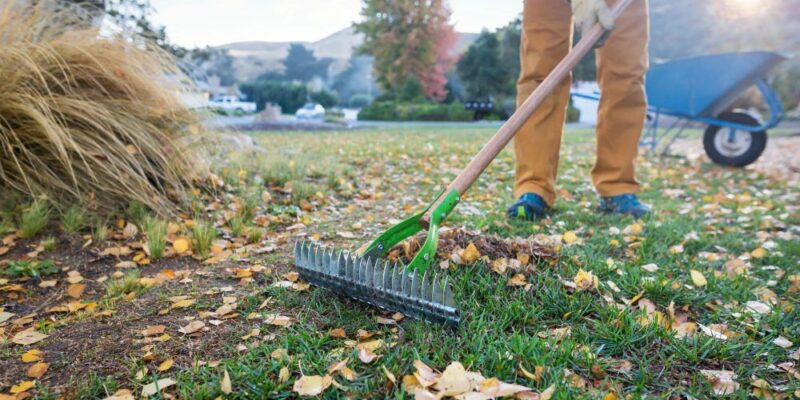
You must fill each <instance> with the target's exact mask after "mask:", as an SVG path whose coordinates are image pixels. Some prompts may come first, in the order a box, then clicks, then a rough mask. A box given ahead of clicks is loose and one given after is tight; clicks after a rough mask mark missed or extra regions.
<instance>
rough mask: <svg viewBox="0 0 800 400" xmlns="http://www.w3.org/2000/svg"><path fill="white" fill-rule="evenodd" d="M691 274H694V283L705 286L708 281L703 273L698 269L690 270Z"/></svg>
mask: <svg viewBox="0 0 800 400" xmlns="http://www.w3.org/2000/svg"><path fill="white" fill-rule="evenodd" d="M689 274H691V275H692V283H694V285H695V286H697V287H703V286H705V285H706V284H707V283H708V281H707V280H706V277H705V276H704V275H703V273H702V272H700V271H698V270H696V269H693V270H691V271H689Z"/></svg>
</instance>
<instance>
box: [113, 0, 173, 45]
mask: <svg viewBox="0 0 800 400" xmlns="http://www.w3.org/2000/svg"><path fill="white" fill-rule="evenodd" d="M105 10H106V14H108V16H109V17H111V19H112V20H113V21H114V22H116V24H117V26H119V28H120V29H122V31H123V33H133V34H135V35H138V36H140V37H143V38H145V39H147V40H151V41H152V42H153V43H155V44H157V45H158V46H159V47H161V48H162V49H164V50H166V51H168V52H170V53H172V54H173V55H175V56H176V57H178V58H181V57H183V56H185V55H186V52H187V50H186V49H185V48H183V47H181V46H178V45H175V44H173V43H170V41H169V40H168V39H167V31H166V29H165V28H164V27H163V26H156V25H154V24H153V23H152V21H150V17H151V16H152V15H153V12H154V11H155V10H154V9H153V5H152V4H150V0H105Z"/></svg>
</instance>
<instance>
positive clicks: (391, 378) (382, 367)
mask: <svg viewBox="0 0 800 400" xmlns="http://www.w3.org/2000/svg"><path fill="white" fill-rule="evenodd" d="M381 369H382V370H383V374H384V375H386V378H387V379H389V380H390V381H391V382H392V383H393V384H397V377H395V376H394V374H393V373H391V372H390V371H389V370H388V369H386V366H385V365H383V364H381Z"/></svg>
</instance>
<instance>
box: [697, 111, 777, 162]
mask: <svg viewBox="0 0 800 400" xmlns="http://www.w3.org/2000/svg"><path fill="white" fill-rule="evenodd" d="M717 119H720V120H723V121H728V122H734V123H737V124H743V125H753V126H758V120H756V119H755V118H753V117H752V116H750V115H748V114H746V113H743V112H725V113H722V114H720V115H718V116H717ZM748 133H749V134H750V143H749V145H747V148H746V149H744V150H743V151H741V150H739V151H735V152H733V153H732V152H730V151H728V152H727V153H728V154H726V151H725V150H723V149H720V148H718V143H719V142H718V141H717V135H724V134H725V131H724V130H723V127H722V126H719V125H709V126H708V128H706V132H705V134H704V135H703V147H704V148H705V150H706V154H708V157H709V158H711V160H712V161H714V162H715V163H717V164H719V165H722V166H726V167H744V166H747V165H750V164H752V163H754V162H755V161H756V160H758V157H760V156H761V153H763V152H764V149H765V148H766V147H767V131H757V132H746V131H738V132H737V134H748Z"/></svg>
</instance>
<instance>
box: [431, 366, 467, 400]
mask: <svg viewBox="0 0 800 400" xmlns="http://www.w3.org/2000/svg"><path fill="white" fill-rule="evenodd" d="M433 387H434V388H435V389H436V390H439V391H440V392H441V393H439V395H443V396H457V395H459V394H462V393H465V392H467V391H469V390H470V386H469V379H468V378H467V371H466V370H465V369H464V366H463V365H461V363H460V362H458V361H454V362H452V363H451V364H450V365H448V366H447V368H446V369H445V370H444V372H442V376H440V377H439V379H438V380H437V381H436V383H435V384H434V385H433Z"/></svg>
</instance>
